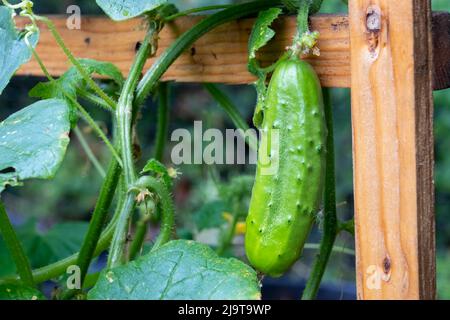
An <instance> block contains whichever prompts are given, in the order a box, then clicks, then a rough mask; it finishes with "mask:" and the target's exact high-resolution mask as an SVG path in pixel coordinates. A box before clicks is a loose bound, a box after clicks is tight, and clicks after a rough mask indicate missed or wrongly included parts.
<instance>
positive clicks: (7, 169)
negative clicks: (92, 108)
mask: <svg viewBox="0 0 450 320" xmlns="http://www.w3.org/2000/svg"><path fill="white" fill-rule="evenodd" d="M69 113H70V111H69V107H68V105H67V103H66V102H65V101H64V100H60V99H49V100H43V101H39V102H36V103H34V104H32V105H30V106H28V107H26V108H24V109H22V110H20V111H18V112H16V113H14V114H13V115H11V116H10V117H8V118H7V119H6V120H4V121H3V122H2V123H0V155H1V157H0V192H2V191H3V190H4V189H5V187H6V186H7V185H11V186H17V185H20V183H21V181H22V180H25V179H30V178H40V179H50V178H52V177H53V176H54V174H55V173H56V170H57V169H58V168H59V165H60V164H61V162H62V160H63V158H64V154H65V153H66V149H67V145H68V144H69V131H70V120H69Z"/></svg>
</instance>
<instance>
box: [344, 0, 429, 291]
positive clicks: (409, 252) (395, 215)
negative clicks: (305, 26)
mask: <svg viewBox="0 0 450 320" xmlns="http://www.w3.org/2000/svg"><path fill="white" fill-rule="evenodd" d="M349 10H350V37H351V48H352V51H351V52H352V53H351V57H352V58H351V59H352V67H351V72H352V125H353V141H354V142H353V161H354V190H355V219H356V220H355V228H356V252H357V257H356V259H357V287H358V298H359V299H433V298H435V290H436V287H435V226H434V185H433V102H432V78H431V69H432V54H431V50H432V38H431V10H430V6H429V1H422V0H397V1H391V0H379V1H371V0H350V1H349Z"/></svg>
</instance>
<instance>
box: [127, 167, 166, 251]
mask: <svg viewBox="0 0 450 320" xmlns="http://www.w3.org/2000/svg"><path fill="white" fill-rule="evenodd" d="M134 189H136V190H141V191H142V190H145V189H147V190H150V191H151V192H153V193H155V194H156V195H157V196H158V198H159V203H160V207H161V211H162V220H161V230H160V232H159V235H158V237H157V238H156V240H155V243H154V244H153V247H152V251H154V250H156V249H158V248H159V247H161V246H162V245H163V244H165V243H166V242H168V241H169V240H170V238H171V236H172V231H173V228H174V222H175V217H174V216H175V214H174V206H173V201H172V198H171V196H170V192H169V190H168V189H167V187H166V185H165V184H164V183H162V182H161V181H159V180H158V179H156V178H155V177H151V176H144V177H141V178H139V180H138V181H137V182H136V185H135V187H134Z"/></svg>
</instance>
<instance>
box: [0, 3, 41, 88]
mask: <svg viewBox="0 0 450 320" xmlns="http://www.w3.org/2000/svg"><path fill="white" fill-rule="evenodd" d="M38 39H39V35H38V34H37V33H36V34H34V35H33V36H31V37H30V43H31V44H32V45H33V46H36V44H37V42H38ZM30 58H31V52H30V50H29V49H28V47H27V45H26V44H25V42H24V41H23V39H22V38H21V36H20V34H19V33H18V32H17V30H16V26H15V24H14V20H13V19H12V10H11V9H9V8H7V7H5V6H0V94H1V93H2V92H3V89H5V87H6V86H7V85H8V83H9V80H10V79H11V77H12V76H13V75H14V73H15V72H16V71H17V69H19V67H20V66H21V65H22V64H24V63H26V62H27V61H28V60H30Z"/></svg>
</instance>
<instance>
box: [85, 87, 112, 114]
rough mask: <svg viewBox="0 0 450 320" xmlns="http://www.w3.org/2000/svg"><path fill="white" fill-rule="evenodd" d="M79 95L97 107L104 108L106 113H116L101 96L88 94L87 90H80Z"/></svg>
mask: <svg viewBox="0 0 450 320" xmlns="http://www.w3.org/2000/svg"><path fill="white" fill-rule="evenodd" d="M77 95H78V96H79V97H81V98H83V99H85V100H87V101H89V102H91V103H93V104H95V105H96V106H100V107H102V108H103V109H105V110H106V111H109V112H114V110H113V109H112V108H111V107H110V106H109V105H108V104H107V103H106V102H105V101H104V100H103V99H102V98H100V97H99V96H97V95H96V94H94V93H92V92H88V91H87V90H84V89H78V90H77Z"/></svg>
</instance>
